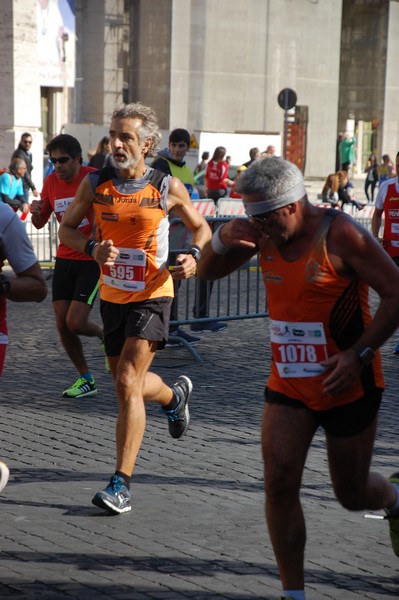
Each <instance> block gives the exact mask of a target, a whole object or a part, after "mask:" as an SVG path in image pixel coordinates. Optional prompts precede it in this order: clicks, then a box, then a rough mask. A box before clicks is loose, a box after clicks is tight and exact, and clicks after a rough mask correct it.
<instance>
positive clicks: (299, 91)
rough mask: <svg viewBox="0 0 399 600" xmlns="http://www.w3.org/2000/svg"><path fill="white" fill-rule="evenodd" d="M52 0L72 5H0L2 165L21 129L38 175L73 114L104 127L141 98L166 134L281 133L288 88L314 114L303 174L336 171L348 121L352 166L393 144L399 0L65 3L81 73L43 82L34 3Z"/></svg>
mask: <svg viewBox="0 0 399 600" xmlns="http://www.w3.org/2000/svg"><path fill="white" fill-rule="evenodd" d="M57 1H58V2H67V0H2V2H1V3H0V30H1V35H0V49H1V56H2V57H3V60H2V70H1V73H0V78H1V87H2V90H3V94H2V103H1V105H0V166H4V165H7V161H8V160H9V157H10V155H11V152H12V150H13V149H14V148H15V147H16V145H17V143H18V140H19V137H20V134H21V132H22V131H25V130H27V131H30V132H31V133H32V135H33V138H34V144H33V148H32V150H33V152H34V164H35V165H36V166H37V172H38V171H39V166H40V164H41V159H42V148H43V143H45V142H46V141H47V140H48V139H50V138H51V137H53V136H54V135H56V134H57V133H60V132H61V131H63V130H64V129H63V128H64V127H65V125H66V124H68V123H80V124H89V123H92V124H95V125H97V126H101V127H104V129H106V127H107V125H108V123H109V116H110V114H111V112H112V110H113V108H114V107H115V106H119V105H120V104H121V103H122V102H129V101H134V100H141V101H143V102H144V103H148V104H150V105H151V106H153V107H154V108H155V110H156V112H157V114H158V116H159V121H160V126H161V128H162V129H165V130H168V129H171V128H174V127H185V128H187V129H189V130H190V131H193V132H194V131H214V132H269V133H271V132H282V130H283V121H284V111H283V110H282V109H281V108H280V106H279V104H278V102H277V97H278V94H279V92H280V91H281V90H282V89H284V88H290V89H293V90H294V91H295V93H296V95H297V105H298V114H299V113H300V114H301V115H306V123H305V125H306V169H305V174H306V175H307V176H324V175H325V174H327V173H329V172H331V171H332V170H334V167H335V148H336V138H337V134H338V132H339V131H343V130H345V129H347V128H348V127H349V128H352V127H353V128H354V129H355V131H356V133H358V145H359V148H358V149H359V152H358V165H357V169H358V171H361V170H362V166H363V165H362V163H363V160H364V158H365V156H366V155H367V153H368V152H369V151H371V150H376V151H377V153H378V154H380V155H381V154H382V153H389V154H391V155H395V154H396V151H397V150H398V149H399V112H398V110H397V101H396V99H397V97H398V92H399V70H398V69H397V65H396V61H395V57H396V56H397V55H398V50H399V48H398V46H399V2H398V0H247V1H246V2H241V1H239V0H218V1H217V2H215V1H214V0H74V1H73V0H68V4H69V8H71V10H73V13H74V16H75V26H76V39H74V40H73V43H74V45H75V48H74V49H75V72H74V81H73V82H72V85H70V82H69V81H67V78H65V81H64V85H63V86H58V87H57V86H56V87H48V86H42V85H40V79H39V76H38V72H37V69H38V67H37V43H38V36H39V37H40V35H39V34H40V32H38V27H37V7H38V6H39V5H40V7H41V9H42V10H45V9H46V7H47V6H48V4H49V3H51V2H57ZM38 3H39V4H38ZM68 44H69V46H68ZM65 48H66V50H65V51H66V52H69V51H70V50H71V38H69V39H67V40H66V41H65V43H64V49H65ZM292 118H295V117H294V116H293V117H292ZM210 150H211V151H212V150H213V149H210Z"/></svg>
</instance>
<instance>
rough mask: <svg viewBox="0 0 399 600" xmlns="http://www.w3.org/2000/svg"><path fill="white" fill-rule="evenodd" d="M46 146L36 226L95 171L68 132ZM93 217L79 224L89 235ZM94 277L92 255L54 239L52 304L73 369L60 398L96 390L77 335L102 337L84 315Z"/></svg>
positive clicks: (63, 208)
mask: <svg viewBox="0 0 399 600" xmlns="http://www.w3.org/2000/svg"><path fill="white" fill-rule="evenodd" d="M47 151H48V153H49V156H50V161H51V162H52V163H53V164H54V167H55V170H54V172H53V173H51V174H50V175H49V176H48V177H46V179H45V182H44V185H43V190H42V193H41V195H40V196H41V199H40V200H34V201H33V202H32V204H31V213H32V223H33V224H34V226H35V227H37V228H38V229H41V228H42V227H44V226H45V225H46V223H47V222H48V220H49V218H50V216H51V213H52V212H54V213H55V216H56V217H57V220H58V222H61V219H62V217H63V215H64V213H65V211H66V209H67V208H68V205H69V204H70V203H71V202H72V200H73V199H74V197H75V194H76V191H77V189H78V187H79V184H80V182H81V181H82V179H84V177H85V176H86V175H87V173H89V172H90V171H95V169H93V168H92V167H87V166H83V165H82V148H81V146H80V144H79V142H78V140H77V139H76V138H74V137H72V136H71V135H67V134H61V135H58V136H57V137H55V138H54V139H53V140H52V141H51V142H50V143H49V144H48V145H47ZM93 221H94V215H93V212H92V211H91V212H90V213H88V214H87V215H86V216H85V218H84V219H83V220H82V222H81V224H80V226H79V230H80V231H81V232H82V233H83V234H84V235H85V236H87V238H90V237H92V232H93ZM99 278H100V268H99V265H98V263H97V262H96V261H95V260H93V259H92V258H91V257H90V256H87V255H86V254H84V253H81V252H77V251H76V250H72V249H71V248H69V247H68V246H65V244H63V243H62V242H61V243H60V245H59V247H58V250H57V256H56V260H55V268H54V276H53V286H52V288H53V289H52V292H53V309H54V314H55V320H56V325H57V329H58V333H59V334H60V338H61V342H62V345H63V346H64V349H65V352H66V353H67V355H68V356H69V358H70V359H71V361H72V363H73V364H74V366H75V367H76V370H77V372H78V374H79V377H78V379H77V380H76V382H75V383H74V384H73V385H72V386H71V387H69V388H67V389H66V390H64V392H63V394H62V395H63V396H64V397H66V398H83V397H85V396H94V395H95V394H97V388H96V384H95V381H94V378H93V377H92V375H91V372H90V370H89V367H88V364H87V362H86V358H85V355H84V352H83V347H82V342H81V340H80V338H79V336H80V335H86V336H89V337H98V338H99V339H100V340H101V342H102V339H103V330H102V328H101V327H100V326H99V325H96V324H95V323H93V322H92V321H90V320H89V315H90V310H91V307H92V306H93V303H94V300H95V298H96V295H97V291H98V286H99Z"/></svg>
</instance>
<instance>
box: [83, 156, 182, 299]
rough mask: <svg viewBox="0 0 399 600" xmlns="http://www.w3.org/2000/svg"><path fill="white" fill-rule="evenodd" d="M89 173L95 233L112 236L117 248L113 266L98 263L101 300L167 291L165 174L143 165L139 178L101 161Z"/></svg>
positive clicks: (145, 296)
mask: <svg viewBox="0 0 399 600" xmlns="http://www.w3.org/2000/svg"><path fill="white" fill-rule="evenodd" d="M90 178H91V182H92V185H93V186H94V187H95V197H94V202H93V208H94V213H95V218H96V227H97V233H96V235H97V239H98V240H100V241H101V240H112V241H113V244H114V246H116V247H117V248H118V249H119V252H120V253H119V256H118V258H117V259H116V261H115V264H114V265H113V266H106V265H104V266H103V267H102V270H101V283H100V296H101V298H102V300H107V301H108V302H115V303H116V304H127V303H128V302H141V301H143V300H149V299H151V298H160V297H162V296H169V297H173V281H172V278H171V276H170V274H169V270H168V268H167V265H166V261H167V258H168V252H169V241H168V233H169V220H168V215H167V204H166V200H167V194H168V189H169V180H170V176H169V175H165V174H164V173H161V172H160V171H155V170H154V169H151V168H148V169H147V171H146V173H145V174H144V176H143V177H142V178H141V179H131V180H126V179H120V178H119V177H118V172H117V171H116V170H115V169H113V168H110V167H107V168H105V169H102V170H101V171H100V172H99V173H98V172H97V173H95V174H93V175H91V177H90Z"/></svg>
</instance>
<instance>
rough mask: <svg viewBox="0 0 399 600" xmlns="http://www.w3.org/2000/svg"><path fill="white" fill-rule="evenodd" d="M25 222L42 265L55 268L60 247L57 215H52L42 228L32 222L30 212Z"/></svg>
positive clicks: (46, 267) (45, 267)
mask: <svg viewBox="0 0 399 600" xmlns="http://www.w3.org/2000/svg"><path fill="white" fill-rule="evenodd" d="M18 214H19V213H18ZM23 223H24V225H25V228H26V232H27V234H28V236H29V239H30V241H31V243H32V246H33V250H34V251H35V254H36V257H37V260H38V261H39V263H40V266H41V267H42V268H44V269H52V268H54V261H55V256H56V254H57V248H58V221H57V219H56V217H55V215H54V214H52V215H51V217H50V219H49V221H48V223H47V224H46V225H45V226H44V227H42V229H36V227H35V226H34V225H33V224H32V223H31V220H30V214H29V215H28V217H27V218H26V220H25V221H24V222H23Z"/></svg>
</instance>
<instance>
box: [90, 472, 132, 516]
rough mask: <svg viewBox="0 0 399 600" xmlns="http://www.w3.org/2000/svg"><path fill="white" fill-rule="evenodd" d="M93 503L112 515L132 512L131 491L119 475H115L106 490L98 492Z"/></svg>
mask: <svg viewBox="0 0 399 600" xmlns="http://www.w3.org/2000/svg"><path fill="white" fill-rule="evenodd" d="M92 503H93V504H94V505H95V506H98V507H99V508H105V510H108V511H110V512H112V513H115V514H117V515H120V514H121V513H124V512H128V511H129V510H131V508H132V507H131V505H130V490H128V488H127V487H126V485H125V482H124V480H123V479H122V477H119V475H113V476H112V477H111V480H110V482H109V484H108V485H107V487H106V488H105V490H103V491H102V492H97V494H96V495H95V496H94V498H93V500H92Z"/></svg>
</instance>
